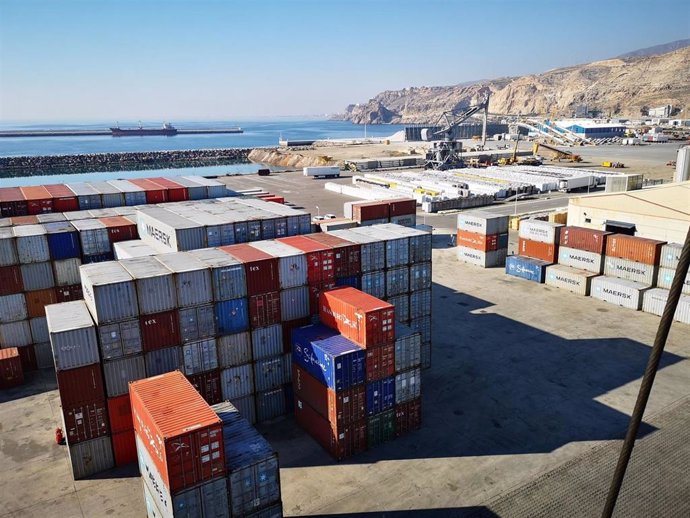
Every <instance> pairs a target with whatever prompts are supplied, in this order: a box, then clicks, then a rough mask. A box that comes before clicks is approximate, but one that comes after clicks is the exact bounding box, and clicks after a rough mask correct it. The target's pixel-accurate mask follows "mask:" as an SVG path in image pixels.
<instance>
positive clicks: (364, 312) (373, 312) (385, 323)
mask: <svg viewBox="0 0 690 518" xmlns="http://www.w3.org/2000/svg"><path fill="white" fill-rule="evenodd" d="M319 317H320V318H321V322H322V323H323V324H325V325H327V326H328V327H330V328H331V329H337V330H338V331H339V332H340V333H341V334H342V335H343V336H345V337H346V338H349V339H350V340H352V341H353V342H355V343H356V344H358V345H361V346H362V347H364V348H366V347H375V346H377V345H385V344H389V343H393V342H394V341H395V306H393V305H392V304H389V303H388V302H384V301H382V300H380V299H377V298H376V297H372V296H371V295H368V294H366V293H364V292H362V291H360V290H358V289H355V288H350V287H344V288H336V289H334V290H329V291H323V292H321V297H320V301H319Z"/></svg>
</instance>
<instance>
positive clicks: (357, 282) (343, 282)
mask: <svg viewBox="0 0 690 518" xmlns="http://www.w3.org/2000/svg"><path fill="white" fill-rule="evenodd" d="M335 285H336V286H350V287H351V288H356V289H358V290H359V289H361V285H362V280H361V279H360V277H359V275H352V276H351V277H338V278H337V279H336V280H335Z"/></svg>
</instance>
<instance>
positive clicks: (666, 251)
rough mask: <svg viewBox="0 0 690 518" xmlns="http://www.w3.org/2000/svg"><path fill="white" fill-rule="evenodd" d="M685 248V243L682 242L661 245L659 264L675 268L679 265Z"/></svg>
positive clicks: (663, 266)
mask: <svg viewBox="0 0 690 518" xmlns="http://www.w3.org/2000/svg"><path fill="white" fill-rule="evenodd" d="M682 250H683V245H681V244H680V243H666V244H665V245H664V246H662V247H661V257H660V259H659V266H660V267H662V268H671V269H673V270H675V269H676V268H677V267H678V261H679V260H680V252H681V251H682Z"/></svg>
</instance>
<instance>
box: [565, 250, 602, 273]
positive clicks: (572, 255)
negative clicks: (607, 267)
mask: <svg viewBox="0 0 690 518" xmlns="http://www.w3.org/2000/svg"><path fill="white" fill-rule="evenodd" d="M558 264H562V265H564V266H570V267H571V268H577V269H578V270H586V271H588V272H592V273H602V272H603V271H604V255H603V254H597V253H595V252H588V251H586V250H578V249H576V248H568V247H567V246H561V247H560V248H559V249H558Z"/></svg>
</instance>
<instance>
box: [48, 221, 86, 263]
mask: <svg viewBox="0 0 690 518" xmlns="http://www.w3.org/2000/svg"><path fill="white" fill-rule="evenodd" d="M43 228H45V229H46V232H47V233H48V235H47V237H48V249H49V250H50V257H51V258H52V259H53V260H54V261H56V260H59V259H72V258H75V257H81V243H80V241H79V232H77V231H76V229H75V228H74V227H73V226H72V225H71V224H70V223H68V222H67V221H56V222H54V223H45V224H44V225H43Z"/></svg>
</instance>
